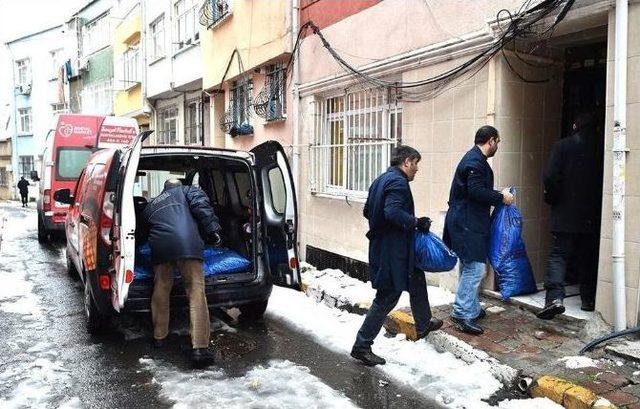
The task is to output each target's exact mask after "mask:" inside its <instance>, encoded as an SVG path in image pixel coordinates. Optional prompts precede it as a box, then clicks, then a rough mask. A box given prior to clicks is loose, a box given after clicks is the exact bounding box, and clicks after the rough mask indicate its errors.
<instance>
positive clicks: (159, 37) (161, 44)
mask: <svg viewBox="0 0 640 409" xmlns="http://www.w3.org/2000/svg"><path fill="white" fill-rule="evenodd" d="M149 35H150V37H151V45H152V47H151V51H152V53H151V59H152V60H157V59H159V58H162V57H164V56H165V22H164V13H162V14H161V15H159V16H158V17H157V18H156V19H155V20H153V21H152V22H151V24H149Z"/></svg>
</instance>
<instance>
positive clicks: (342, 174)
mask: <svg viewBox="0 0 640 409" xmlns="http://www.w3.org/2000/svg"><path fill="white" fill-rule="evenodd" d="M372 94H373V96H372ZM367 98H369V100H367ZM374 100H375V103H374V102H373V101H374ZM314 104H315V121H314V132H313V141H314V143H313V144H312V146H311V162H312V169H311V172H310V183H309V186H310V191H311V193H313V194H325V195H329V196H340V197H345V196H347V197H352V198H355V199H362V200H364V199H366V196H367V192H368V188H369V185H370V184H371V182H372V181H373V180H374V179H375V178H376V177H377V176H378V175H380V174H381V173H382V172H384V171H385V170H386V169H387V167H388V164H389V158H390V155H391V149H392V148H393V147H395V146H397V145H399V144H401V142H402V106H401V103H400V101H399V100H398V98H397V97H395V96H394V95H393V94H392V92H391V91H382V90H377V89H357V90H353V91H350V92H342V93H333V94H327V95H323V96H319V97H316V100H315V101H314ZM392 123H393V124H395V128H394V129H391V124H392ZM363 156H364V159H363Z"/></svg>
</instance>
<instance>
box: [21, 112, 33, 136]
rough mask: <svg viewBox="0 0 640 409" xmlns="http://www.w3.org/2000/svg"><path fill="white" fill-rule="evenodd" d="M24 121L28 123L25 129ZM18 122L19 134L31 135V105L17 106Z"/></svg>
mask: <svg viewBox="0 0 640 409" xmlns="http://www.w3.org/2000/svg"><path fill="white" fill-rule="evenodd" d="M23 111H26V112H23ZM25 122H26V123H27V124H28V125H29V127H28V129H25ZM18 123H19V124H20V128H19V129H18V132H19V133H20V134H22V135H31V134H32V133H33V114H32V110H31V107H23V108H18Z"/></svg>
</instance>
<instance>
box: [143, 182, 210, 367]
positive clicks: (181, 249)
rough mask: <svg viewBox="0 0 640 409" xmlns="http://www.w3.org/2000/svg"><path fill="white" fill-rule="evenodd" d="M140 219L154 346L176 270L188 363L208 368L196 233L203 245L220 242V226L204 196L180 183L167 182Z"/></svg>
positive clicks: (163, 328) (164, 324)
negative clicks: (150, 282) (185, 312)
mask: <svg viewBox="0 0 640 409" xmlns="http://www.w3.org/2000/svg"><path fill="white" fill-rule="evenodd" d="M142 216H143V218H144V221H145V222H146V228H147V230H148V235H149V246H150V247H151V260H152V263H153V272H154V274H155V278H154V287H153V295H152V297H151V317H152V320H153V338H154V343H155V345H156V346H157V347H161V346H163V345H164V343H165V340H166V338H167V336H168V335H169V298H170V295H171V288H172V287H173V272H174V271H175V270H178V271H180V274H181V275H182V278H183V279H184V283H185V290H186V293H187V297H188V298H189V319H190V333H191V343H192V346H193V352H192V359H193V362H194V364H195V365H196V366H202V365H206V364H209V363H211V362H213V358H214V353H213V351H211V349H210V348H209V331H210V330H209V308H208V305H207V298H206V295H205V290H204V274H203V271H202V261H203V259H202V250H203V248H204V242H203V240H202V237H201V236H200V232H202V234H203V235H205V236H206V238H207V240H208V241H210V242H213V243H214V244H219V243H220V236H219V234H218V232H219V231H220V224H219V223H218V218H217V217H216V215H215V214H214V211H213V208H212V207H211V205H210V204H209V198H208V197H207V195H206V194H205V193H204V191H202V190H201V189H199V188H197V187H195V186H182V184H181V183H180V181H179V180H177V179H170V180H167V181H166V182H165V184H164V190H163V191H162V193H161V194H160V195H159V196H158V197H156V198H155V199H153V200H152V201H151V202H150V203H149V204H148V205H147V207H146V208H145V209H144V212H143V214H142Z"/></svg>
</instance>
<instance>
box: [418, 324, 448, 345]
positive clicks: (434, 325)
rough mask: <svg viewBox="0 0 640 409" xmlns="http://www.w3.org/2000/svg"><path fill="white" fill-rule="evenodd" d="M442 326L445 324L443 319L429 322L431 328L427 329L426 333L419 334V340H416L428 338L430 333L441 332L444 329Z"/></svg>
mask: <svg viewBox="0 0 640 409" xmlns="http://www.w3.org/2000/svg"><path fill="white" fill-rule="evenodd" d="M442 324H443V322H442V320H441V319H438V318H431V320H430V321H429V327H428V328H427V330H426V331H423V332H418V334H417V337H418V338H417V339H416V341H417V340H418V339H422V338H424V337H426V336H427V335H429V333H430V332H433V331H437V330H439V329H440V328H442Z"/></svg>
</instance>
